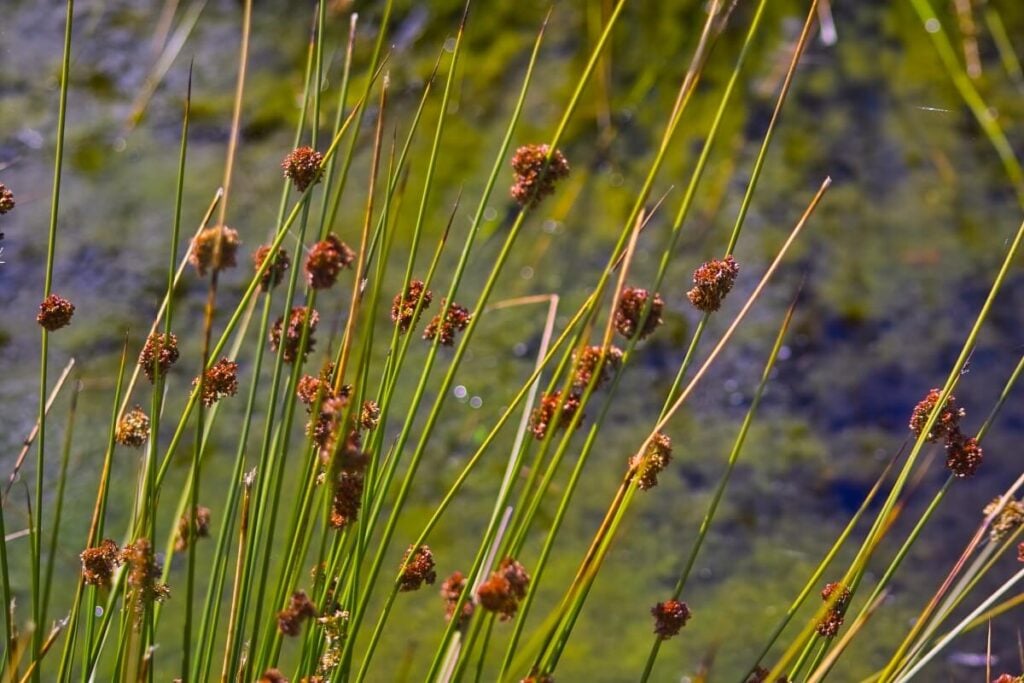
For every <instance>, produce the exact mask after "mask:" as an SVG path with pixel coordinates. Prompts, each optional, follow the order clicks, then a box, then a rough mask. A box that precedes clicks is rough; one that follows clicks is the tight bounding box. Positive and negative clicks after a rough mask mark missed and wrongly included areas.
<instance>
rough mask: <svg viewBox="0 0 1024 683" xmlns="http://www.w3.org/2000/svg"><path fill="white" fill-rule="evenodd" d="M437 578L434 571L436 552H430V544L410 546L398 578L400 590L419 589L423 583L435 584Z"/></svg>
mask: <svg viewBox="0 0 1024 683" xmlns="http://www.w3.org/2000/svg"><path fill="white" fill-rule="evenodd" d="M435 580H437V573H436V572H435V571H434V554H433V553H432V552H430V546H426V545H421V546H420V547H418V548H414V547H413V546H409V549H408V550H406V551H405V558H404V559H403V560H402V576H401V578H400V579H399V580H398V590H400V591H403V592H410V591H415V590H419V589H420V588H421V587H422V586H423V584H427V585H433V583H434V581H435Z"/></svg>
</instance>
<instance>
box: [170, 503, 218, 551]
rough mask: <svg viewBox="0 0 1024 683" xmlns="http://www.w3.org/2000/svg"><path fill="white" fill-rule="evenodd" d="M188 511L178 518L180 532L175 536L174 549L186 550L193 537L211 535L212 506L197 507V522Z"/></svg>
mask: <svg viewBox="0 0 1024 683" xmlns="http://www.w3.org/2000/svg"><path fill="white" fill-rule="evenodd" d="M191 517H192V516H191V515H189V514H188V513H186V514H184V515H182V516H181V517H180V518H179V519H178V533H177V535H176V536H175V537H174V549H175V550H176V551H177V552H179V553H180V552H184V551H185V550H187V549H188V546H189V540H190V539H191V538H197V539H198V538H208V537H209V536H210V508H208V507H206V506H204V505H198V506H196V509H195V520H196V521H195V523H194V524H193V523H192V520H191Z"/></svg>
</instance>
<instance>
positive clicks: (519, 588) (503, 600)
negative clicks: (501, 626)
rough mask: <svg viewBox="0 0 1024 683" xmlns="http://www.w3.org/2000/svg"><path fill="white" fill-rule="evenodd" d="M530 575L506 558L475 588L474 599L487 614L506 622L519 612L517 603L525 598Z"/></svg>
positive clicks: (516, 563)
mask: <svg viewBox="0 0 1024 683" xmlns="http://www.w3.org/2000/svg"><path fill="white" fill-rule="evenodd" d="M529 585H530V575H529V574H527V573H526V570H525V569H524V568H523V565H521V564H519V563H518V562H516V561H515V560H513V559H512V558H511V557H506V558H505V559H503V560H502V561H501V564H499V565H498V569H497V570H496V571H493V572H491V575H490V576H489V577H488V578H487V580H486V581H484V582H483V583H481V584H480V585H479V586H477V589H476V599H477V601H478V602H479V603H480V606H481V607H483V608H484V609H485V610H487V611H488V612H495V613H496V614H497V615H498V619H499V620H501V621H508V620H509V619H511V618H512V617H514V616H515V615H516V612H517V611H518V610H519V602H520V601H521V600H522V599H523V598H525V597H526V589H527V587H529Z"/></svg>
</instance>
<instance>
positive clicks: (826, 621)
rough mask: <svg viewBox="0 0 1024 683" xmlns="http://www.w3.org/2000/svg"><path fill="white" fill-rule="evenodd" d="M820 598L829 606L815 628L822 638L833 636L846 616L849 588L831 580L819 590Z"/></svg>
mask: <svg viewBox="0 0 1024 683" xmlns="http://www.w3.org/2000/svg"><path fill="white" fill-rule="evenodd" d="M821 599H822V600H824V601H825V602H826V603H829V604H830V605H831V606H830V607H829V609H828V611H827V612H825V616H823V617H822V618H821V621H819V622H818V625H817V626H816V627H815V630H817V632H818V635H820V636H821V637H822V638H833V637H835V635H836V634H837V633H839V628H840V627H841V626H842V625H843V618H844V617H845V616H846V608H847V607H849V605H850V589H849V588H847V587H846V586H844V585H843V584H841V583H839V582H838V581H833V582H832V583H830V584H827V585H826V586H825V587H824V588H823V589H822V590H821Z"/></svg>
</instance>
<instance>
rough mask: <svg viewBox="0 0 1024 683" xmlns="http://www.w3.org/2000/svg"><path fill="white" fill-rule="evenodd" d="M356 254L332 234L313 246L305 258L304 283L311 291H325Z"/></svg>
mask: <svg viewBox="0 0 1024 683" xmlns="http://www.w3.org/2000/svg"><path fill="white" fill-rule="evenodd" d="M355 258H356V253H355V252H354V251H352V249H351V248H349V246H348V245H347V244H345V243H344V242H342V241H341V240H340V239H338V236H337V235H335V234H334V233H331V234H329V235H328V236H327V238H326V239H324V240H321V241H320V242H317V243H316V244H314V245H313V248H312V249H310V250H309V255H308V256H307V257H306V281H307V282H308V283H309V286H310V287H312V288H313V289H327V288H328V287H330V286H332V285H333V284H334V283H335V282H336V281H337V280H338V273H340V272H341V269H342V268H347V267H348V266H349V265H351V264H352V261H354V260H355Z"/></svg>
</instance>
